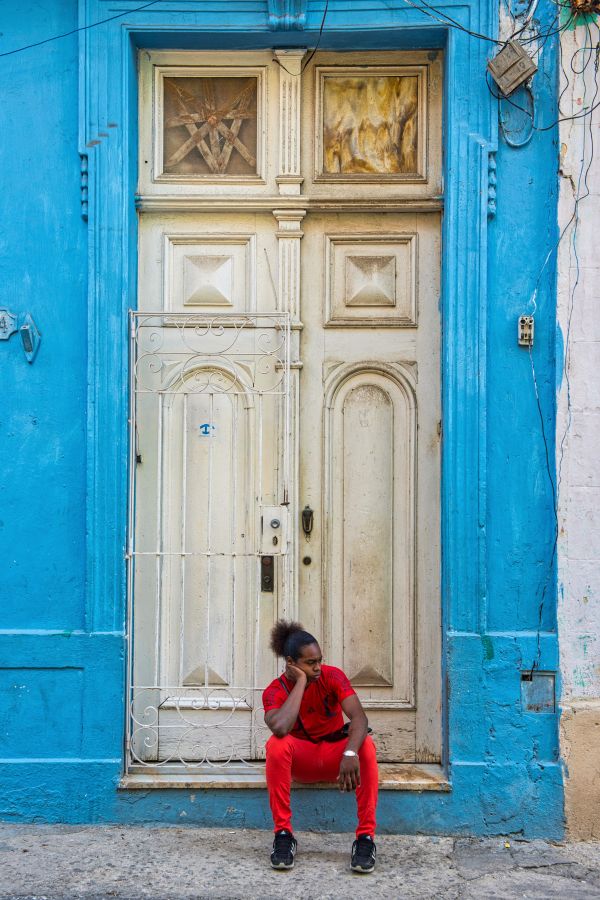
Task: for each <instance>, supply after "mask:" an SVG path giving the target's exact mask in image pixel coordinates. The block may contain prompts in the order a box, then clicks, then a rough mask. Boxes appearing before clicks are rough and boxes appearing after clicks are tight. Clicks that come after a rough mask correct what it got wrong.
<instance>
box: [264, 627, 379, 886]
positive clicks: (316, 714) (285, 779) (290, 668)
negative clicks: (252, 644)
mask: <svg viewBox="0 0 600 900" xmlns="http://www.w3.org/2000/svg"><path fill="white" fill-rule="evenodd" d="M271 649H272V650H273V652H274V653H275V654H276V655H277V656H281V657H283V658H284V659H285V663H286V668H285V671H284V672H283V674H282V675H281V676H280V677H279V678H276V679H275V680H274V681H272V682H271V684H270V685H269V686H268V687H267V688H266V690H265V691H264V692H263V706H264V710H265V722H266V724H267V725H268V727H269V728H270V729H271V731H272V732H273V736H272V737H271V738H269V740H268V741H267V748H266V749H267V765H266V776H267V790H268V792H269V803H270V806H271V812H272V814H273V821H274V825H275V828H274V831H275V839H274V841H273V852H272V853H271V865H272V866H273V868H274V869H291V868H293V866H294V856H295V854H296V849H297V842H296V838H295V837H294V834H293V831H292V810H291V805H290V788H291V783H292V780H294V781H299V782H303V783H306V784H310V783H314V782H316V781H331V782H337V783H338V785H339V788H340V790H341V791H356V805H357V810H358V827H357V829H356V840H355V841H354V843H353V845H352V855H351V861H350V867H351V869H352V870H353V871H354V872H359V873H367V872H372V871H373V869H374V867H375V853H376V850H375V841H374V837H375V807H376V805H377V789H378V771H377V759H376V756H375V744H374V743H373V741H372V739H371V737H370V736H369V734H368V731H369V727H368V722H367V717H366V715H365V712H364V710H363V708H362V706H361V703H360V700H359V699H358V697H357V696H356V694H355V692H354V690H353V688H352V685H351V684H350V682H349V681H348V679H347V678H346V676H345V675H344V673H343V672H342V671H341V669H336V668H335V667H334V666H326V665H324V664H323V656H322V654H321V648H320V647H319V644H318V643H317V641H316V639H315V638H314V637H313V636H312V634H309V633H308V632H306V631H304V629H303V628H302V625H299V624H298V623H297V622H285V621H283V620H280V621H279V622H277V624H276V625H275V627H274V628H273V630H272V632H271ZM342 711H343V712H344V713H345V714H346V715H347V716H348V718H349V719H350V723H349V725H346V726H344V719H343V716H342Z"/></svg>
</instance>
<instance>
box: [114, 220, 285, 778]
mask: <svg viewBox="0 0 600 900" xmlns="http://www.w3.org/2000/svg"><path fill="white" fill-rule="evenodd" d="M276 253H277V246H276V237H275V220H274V219H273V216H272V215H271V214H269V215H265V214H262V215H248V214H238V213H235V214H220V215H219V214H216V213H211V214H210V215H209V214H197V213H196V214H193V215H186V216H181V215H161V214H159V215H152V214H148V215H143V216H141V219H140V276H139V277H140V310H139V312H138V314H137V316H136V317H135V319H134V323H133V332H134V366H133V372H134V408H135V419H136V431H137V448H136V455H137V460H136V462H135V503H134V509H135V512H134V518H135V551H134V553H135V567H134V581H135V584H134V619H133V633H134V665H133V689H134V719H135V725H136V726H138V727H134V734H133V742H132V747H133V752H134V755H135V759H136V761H141V762H143V763H150V762H156V763H158V764H160V765H162V766H165V765H167V766H168V765H177V764H180V763H184V764H191V763H196V764H199V765H202V764H205V765H209V764H215V763H221V764H224V763H229V764H234V765H235V764H238V765H239V764H240V763H245V762H248V761H250V760H252V759H256V758H261V757H262V756H263V754H264V739H265V727H264V722H263V717H262V713H261V699H260V698H261V693H262V688H263V687H264V685H265V684H266V683H268V682H269V681H270V680H271V679H272V678H273V677H274V675H275V668H276V662H275V660H274V658H273V656H272V654H270V653H269V652H268V650H267V644H268V635H269V630H270V628H271V627H272V625H273V622H274V620H275V618H276V616H277V615H278V614H280V615H285V614H286V612H287V611H286V607H285V600H284V598H285V597H288V596H290V593H291V592H290V571H289V557H290V554H289V541H290V529H289V500H288V497H289V491H290V459H291V453H290V446H289V444H290V441H289V435H290V429H291V426H290V415H291V402H290V400H291V386H290V383H289V377H290V371H289V357H290V329H289V316H287V315H286V314H285V313H281V311H278V310H277V304H276V300H275V287H274V285H272V284H271V277H270V273H269V265H270V264H271V263H270V262H268V260H269V258H270V259H271V260H272V259H273V258H275V259H276ZM274 255H275V256H274ZM259 283H260V285H261V290H260V291H259V290H258V289H257V285H258V284H259ZM267 560H268V561H269V562H268V567H267V568H266V569H265V566H266V565H267V563H266V561H267ZM269 579H270V581H269Z"/></svg>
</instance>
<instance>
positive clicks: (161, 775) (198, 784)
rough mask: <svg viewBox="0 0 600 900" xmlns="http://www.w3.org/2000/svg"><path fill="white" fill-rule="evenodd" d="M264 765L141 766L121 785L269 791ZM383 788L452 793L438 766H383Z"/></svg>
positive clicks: (129, 787) (322, 784) (330, 786)
mask: <svg viewBox="0 0 600 900" xmlns="http://www.w3.org/2000/svg"><path fill="white" fill-rule="evenodd" d="M292 786H293V787H294V788H300V789H302V788H317V789H318V790H332V789H333V788H334V785H333V784H330V783H329V782H317V783H315V784H299V783H296V782H294V783H293V785H292ZM266 787H267V782H266V779H265V767H264V765H257V766H253V767H252V768H250V767H247V768H241V767H238V768H237V769H233V768H232V769H230V770H229V771H225V772H217V771H215V769H214V768H212V767H211V768H210V769H208V770H205V771H199V770H198V769H197V770H196V771H195V772H165V771H160V769H158V768H157V767H154V768H150V767H143V768H142V767H139V768H138V769H137V770H134V771H132V772H130V773H128V774H127V775H124V776H123V777H122V778H121V781H120V782H119V790H127V791H131V790H144V791H145V790H148V789H152V788H157V789H160V790H164V789H165V788H197V789H205V790H206V789H208V788H211V789H214V788H258V789H263V790H264V789H266ZM379 788H380V790H383V791H449V790H450V782H449V781H448V777H447V774H446V772H445V770H444V769H443V767H442V766H440V765H435V764H430V763H429V764H422V765H417V764H414V763H410V764H407V763H395V764H394V763H387V764H386V763H383V764H380V766H379Z"/></svg>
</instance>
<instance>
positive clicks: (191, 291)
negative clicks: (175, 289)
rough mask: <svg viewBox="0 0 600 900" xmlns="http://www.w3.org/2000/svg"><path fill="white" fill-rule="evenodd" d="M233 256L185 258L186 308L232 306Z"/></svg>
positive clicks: (184, 298) (184, 291)
mask: <svg viewBox="0 0 600 900" xmlns="http://www.w3.org/2000/svg"><path fill="white" fill-rule="evenodd" d="M232 289H233V257H232V256H208V255H207V256H184V258H183V304H184V306H231V305H232V302H231V300H232Z"/></svg>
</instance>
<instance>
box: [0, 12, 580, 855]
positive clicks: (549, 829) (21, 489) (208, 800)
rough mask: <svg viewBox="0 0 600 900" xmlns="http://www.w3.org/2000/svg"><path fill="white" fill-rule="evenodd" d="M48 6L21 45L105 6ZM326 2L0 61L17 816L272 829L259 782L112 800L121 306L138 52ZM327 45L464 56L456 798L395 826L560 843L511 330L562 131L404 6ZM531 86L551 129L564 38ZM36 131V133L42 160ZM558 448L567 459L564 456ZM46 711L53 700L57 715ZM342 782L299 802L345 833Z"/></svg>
mask: <svg viewBox="0 0 600 900" xmlns="http://www.w3.org/2000/svg"><path fill="white" fill-rule="evenodd" d="M127 2H129V0H127ZM277 5H278V6H279V4H277ZM135 6H136V4H135V3H133V2H132V3H131V8H132V9H134V8H135ZM438 7H439V8H440V9H441V8H443V9H444V10H445V11H446V12H447V13H448V15H450V16H452V18H453V19H455V20H457V21H459V22H462V23H463V24H465V25H468V26H469V27H470V28H471V29H473V30H475V31H480V32H484V33H487V34H494V33H495V30H496V28H497V20H498V5H497V3H496V2H495V0H486V2H476V0H469V2H466V0H465V2H456V3H444V4H441V5H440V4H438ZM32 9H33V4H31V3H28V2H24V3H20V4H16V3H14V4H11V10H10V13H9V16H8V17H7V24H6V25H5V26H4V28H3V30H4V32H5V36H4V38H3V40H6V41H7V42H8V37H7V35H9V38H10V45H11V47H12V46H18V45H19V44H21V43H22V44H25V43H30V42H32V41H34V40H36V39H42V38H43V37H46V36H48V34H54V33H55V34H59V33H61V32H64V31H67V30H69V29H70V28H72V27H74V26H75V25H76V24H77V21H79V24H80V25H87V24H91V23H93V22H97V21H99V20H101V19H103V18H106V13H107V5H106V3H105V2H104V0H82V2H81V3H80V5H79V14H77V8H76V5H75V2H70V3H69V2H60V3H59V2H58V0H42V2H41V3H36V5H35V14H34V13H33V11H32ZM290 9H291V7H290ZM553 10H554V7H553V5H552V3H551V2H550V0H542V2H540V4H539V6H538V13H537V14H538V15H539V16H540V18H541V21H542V22H546V23H549V22H551V21H552V16H553ZM323 11H324V3H321V2H315V3H310V4H308V5H307V8H306V19H305V21H304V23H303V25H304V30H303V31H300V30H276V31H273V30H270V28H271V26H272V25H273V21H271V22H270V20H269V14H271V15H274V14H275V13H274V12H273V4H267V3H266V2H260V0H256V3H247V2H245V3H241V2H240V3H237V2H235V0H233V2H232V0H229V2H224V0H214V2H211V4H210V5H208V4H205V3H203V2H202V0H198V2H194V3H186V4H185V10H183V11H182V10H181V9H180V8H178V9H177V11H175V10H172V11H171V10H170V9H169V8H165V6H164V5H163V4H156V5H155V6H154V7H150V8H149V9H147V10H144V11H143V12H140V13H134V12H132V13H131V14H130V15H128V16H125V17H123V18H122V19H119V20H116V21H114V22H111V23H109V24H106V25H103V26H99V27H96V28H91V29H88V30H86V31H82V32H80V33H79V36H78V37H76V36H71V37H69V38H64V39H62V40H61V41H57V42H54V43H51V44H47V45H44V47H41V48H38V49H36V50H32V51H27V53H28V54H29V55H28V56H25V55H15V56H13V57H6V58H4V59H0V70H1V72H2V75H3V83H4V84H10V85H11V90H10V91H9V92H8V94H7V98H6V104H5V106H6V112H7V113H8V115H9V117H10V121H11V122H12V123H13V128H12V131H11V135H12V137H11V141H8V142H7V141H6V139H5V140H4V141H3V145H4V146H3V147H2V148H1V152H2V153H3V157H4V158H5V161H4V162H3V167H0V172H2V173H3V174H2V177H3V180H4V181H5V184H3V185H2V189H3V190H2V196H3V200H4V204H5V205H6V208H7V209H9V210H16V211H17V213H16V214H12V213H11V215H9V216H8V217H7V216H5V217H3V219H2V221H1V222H0V239H1V240H0V251H1V252H0V272H1V274H2V275H3V284H4V285H5V289H6V290H8V291H9V292H10V297H11V302H10V303H7V304H6V305H10V306H11V307H14V308H15V309H16V310H17V311H18V312H25V311H27V310H29V311H31V313H32V315H33V316H34V318H35V320H36V323H38V324H39V326H40V329H41V331H42V332H43V335H44V340H43V343H42V347H41V350H40V353H39V354H38V358H37V359H36V363H35V365H34V366H27V364H26V362H25V360H24V357H23V355H22V353H21V354H19V355H17V354H16V352H15V353H13V352H12V351H13V349H14V348H13V347H12V346H11V345H10V344H7V345H4V346H2V347H0V353H1V354H2V356H3V359H2V364H3V371H5V372H6V379H7V381H6V384H7V390H6V393H5V396H6V397H8V398H9V404H8V405H5V407H4V408H3V409H2V411H1V412H0V427H1V429H2V431H0V436H1V438H2V440H0V463H1V464H2V471H3V473H4V479H3V480H4V482H5V484H4V486H3V515H2V517H1V518H2V521H3V523H4V528H3V527H2V526H0V550H1V551H2V558H3V559H8V560H10V562H9V564H8V566H7V567H6V572H5V582H4V583H5V585H6V587H7V590H8V594H7V596H8V598H9V602H8V603H6V604H5V605H4V607H3V611H2V620H1V621H0V627H2V628H3V629H4V631H2V632H0V659H2V668H0V691H2V692H4V694H5V696H6V698H7V700H8V706H7V707H6V708H7V709H8V710H9V713H8V717H7V718H6V724H7V727H6V729H5V733H6V735H7V737H6V741H5V742H6V747H5V748H4V749H2V748H1V747H0V757H4V759H5V760H9V761H8V762H6V763H5V764H4V765H3V766H2V769H1V770H0V794H1V795H2V798H3V799H2V800H1V801H0V816H2V817H5V818H12V819H15V820H19V821H27V820H31V819H32V818H35V817H41V818H42V819H44V820H47V821H78V822H79V821H104V822H106V821H123V822H125V821H144V822H157V823H175V822H176V823H177V824H182V822H184V821H185V822H190V823H191V822H197V823H203V824H223V823H224V822H227V824H229V823H231V824H233V823H235V824H245V825H247V826H248V827H250V826H258V825H263V826H268V824H269V819H268V815H267V807H266V798H265V796H264V794H259V793H257V792H253V791H248V792H243V791H212V792H196V793H195V798H194V797H193V793H194V792H187V791H177V792H169V791H157V792H149V793H144V792H133V791H131V792H123V791H118V790H117V784H118V781H119V778H120V775H121V769H122V756H123V728H122V725H123V719H124V715H125V703H124V694H125V690H124V665H125V648H126V640H125V622H126V590H125V565H124V554H125V537H126V488H127V432H126V418H127V409H126V403H127V316H126V312H127V309H128V308H129V307H132V306H135V304H136V244H137V218H136V210H135V192H136V177H137V174H136V173H137V149H136V148H137V99H136V97H137V78H136V53H137V48H138V47H144V46H145V47H164V48H167V49H168V48H181V49H192V48H198V49H200V48H202V47H210V48H211V49H217V48H223V49H231V48H248V47H256V48H257V49H260V48H263V47H290V46H308V47H314V45H315V42H316V40H317V34H318V31H319V28H320V25H321V22H322V16H323ZM296 12H297V9H296ZM291 14H292V13H291V12H290V15H291ZM77 15H78V18H77ZM299 21H300V20H299V19H298V20H297V21H296V23H295V24H296V25H298V23H299ZM291 24H293V23H292V21H291V20H290V21H289V22H288V25H291ZM7 45H8V44H7ZM321 46H322V47H323V48H331V49H371V48H392V47H398V48H411V47H422V48H444V52H445V63H446V71H445V90H446V95H445V110H444V114H445V174H444V179H445V212H444V226H443V227H444V232H443V246H444V265H443V289H442V307H441V313H442V321H443V373H442V375H443V397H442V400H443V451H444V452H443V475H442V478H443V500H442V503H443V508H442V546H443V571H442V612H443V623H444V658H443V665H444V684H445V700H444V718H445V723H446V727H445V742H446V749H445V761H446V764H447V766H448V772H449V777H450V779H451V783H452V791H451V792H450V793H449V794H425V793H424V794H408V793H407V794H404V793H400V792H390V793H384V794H383V796H382V800H381V805H380V822H381V827H382V830H384V831H385V830H388V831H396V830H405V831H412V832H419V831H432V832H436V833H450V832H455V833H480V834H483V833H498V832H502V831H507V832H515V833H521V834H525V835H527V836H532V837H533V836H546V837H553V838H555V837H559V836H560V835H561V833H562V827H563V824H562V823H563V818H562V784H561V770H560V763H559V760H558V756H557V746H558V744H557V720H556V715H544V716H540V715H536V714H534V713H527V712H526V711H524V710H523V709H522V707H521V699H520V698H521V693H520V690H521V688H520V676H521V672H522V671H523V670H528V669H530V668H531V666H532V665H533V664H534V662H535V663H536V665H537V666H538V667H539V668H540V669H543V670H547V671H556V668H557V653H558V651H557V640H556V633H555V629H556V573H555V571H554V569H553V567H552V565H551V549H552V542H553V537H554V532H553V521H554V520H553V510H552V497H551V492H550V489H549V480H548V473H547V472H546V470H545V462H544V459H545V452H544V446H543V442H542V440H541V436H540V431H539V427H538V425H537V423H538V418H537V416H538V413H537V408H536V405H535V396H534V393H533V387H532V382H531V372H530V368H529V358H528V354H527V353H526V351H525V352H524V351H523V350H522V349H520V348H518V347H517V345H516V337H515V331H516V324H515V323H516V318H517V316H518V315H519V314H520V313H521V312H528V311H530V310H529V298H530V296H531V292H532V290H533V287H534V285H535V282H536V279H537V275H538V272H539V270H540V266H541V264H542V262H543V260H544V259H545V258H546V256H547V254H548V251H549V249H550V248H551V247H552V246H553V245H554V244H555V242H556V235H557V231H556V196H557V136H556V132H555V131H553V130H550V131H549V132H545V133H536V134H535V135H534V136H533V138H532V140H531V141H530V143H529V144H527V146H525V147H523V148H522V149H518V150H517V149H513V148H510V147H508V146H507V145H506V144H505V143H504V142H503V141H502V140H501V139H499V136H498V128H497V108H496V101H495V100H494V99H493V98H492V97H491V95H490V93H489V91H488V89H487V87H486V83H485V79H484V75H483V73H484V71H485V65H486V61H487V57H488V55H489V53H490V49H491V47H492V46H493V45H490V44H488V43H486V42H483V41H478V40H476V39H474V38H471V37H468V36H467V35H466V34H464V33H463V32H461V31H458V30H456V29H454V28H449V29H448V30H446V29H445V28H444V27H442V25H441V24H440V22H439V21H437V20H435V19H431V18H428V17H427V16H426V15H424V14H423V13H421V12H419V11H417V10H415V9H414V8H412V7H410V6H409V5H406V4H402V3H398V4H397V5H394V4H393V3H388V2H385V3H384V2H383V0H361V3H360V4H358V3H356V2H351V0H330V4H329V9H328V14H327V21H326V27H325V29H324V32H323V38H322V43H321ZM42 79H43V80H44V83H45V85H47V87H48V90H49V91H50V93H51V99H52V102H51V103H49V102H48V99H47V97H48V90H47V91H46V94H45V95H44V96H45V97H46V99H45V100H44V102H43V103H41V102H40V96H41V95H40V94H39V84H40V82H41V80H42ZM78 87H79V106H78V105H77V88H78ZM533 92H534V97H535V103H536V106H537V117H538V122H543V123H547V122H551V121H553V120H554V118H555V114H556V46H555V42H554V41H553V39H550V40H549V41H548V42H547V44H546V46H545V48H544V52H543V54H542V56H541V61H540V71H539V73H538V74H537V75H536V76H535V79H534V82H533ZM23 102H24V103H25V109H26V110H27V115H24V113H23V106H22V104H23ZM77 109H79V112H78V113H77ZM33 120H35V121H36V122H38V123H39V124H40V125H41V126H43V127H40V128H39V129H37V131H36V134H37V140H36V143H35V147H36V152H35V154H34V153H33V151H32V149H31V147H33V146H34V145H31V143H30V131H31V130H30V122H31V121H33ZM57 122H58V125H57ZM4 133H7V132H6V131H3V134H4ZM81 157H87V172H86V173H85V178H86V181H87V183H86V184H83V183H82V181H81ZM491 173H493V178H492V175H491ZM82 188H85V189H86V190H87V197H86V198H85V199H86V200H87V233H86V230H85V229H86V223H85V221H84V220H83V219H82V217H81V212H82V208H81V200H82ZM490 213H491V215H490ZM8 222H10V226H9V225H8V224H7V223H8ZM40 248H41V249H40ZM86 274H87V284H86ZM554 281H555V271H554V260H553V259H552V260H551V264H550V265H548V266H547V267H546V270H545V274H544V277H543V279H542V282H541V284H540V290H539V292H538V297H537V304H538V313H537V325H536V345H535V347H534V350H533V358H534V363H535V366H536V372H537V377H538V384H539V389H540V398H541V403H542V410H543V415H544V418H545V423H546V433H547V435H550V436H552V435H553V433H554V427H553V423H554V417H555V410H554V381H555V361H554V335H555V309H554V305H555V285H554ZM86 292H87V314H86ZM5 363H6V365H5ZM86 391H87V401H86ZM549 453H550V458H551V459H553V458H554V455H553V446H550V447H549ZM550 474H552V473H550ZM544 586H545V591H544ZM542 595H543V596H544V598H545V599H544V602H543V603H542V602H541V598H542ZM538 628H540V631H539V633H538ZM61 629H65V631H64V632H62V631H61ZM21 686H23V687H21ZM45 703H49V704H50V705H51V707H52V714H51V715H49V716H46V717H45V716H44V714H43V709H44V704H45ZM58 703H61V704H62V707H61V712H60V714H58V713H56V709H57V704H58ZM24 714H29V716H30V720H31V722H32V723H37V724H38V725H39V730H40V732H41V733H43V725H42V723H43V721H46V724H47V733H46V734H44V738H43V748H42V749H40V750H39V751H38V750H37V748H36V746H35V737H34V735H35V729H34V728H33V727H32V729H31V730H27V728H29V725H28V726H27V728H26V729H25V730H24V732H23V734H21V735H20V734H19V723H20V721H22V720H21V719H20V717H21V716H22V715H24ZM61 716H62V717H65V719H64V720H63V719H62V718H61ZM19 753H20V754H21V755H20V756H17V755H16V754H19ZM57 759H60V760H62V762H58V761H56V760H57ZM324 796H327V795H324V794H323V793H322V792H310V791H307V792H302V793H301V795H300V794H299V796H298V798H297V800H298V806H299V808H300V822H304V823H305V824H308V823H310V822H312V823H313V825H315V826H318V827H322V828H327V827H342V826H343V825H344V824H345V823H346V822H347V816H348V815H349V809H347V808H346V806H344V803H345V801H342V803H341V805H339V806H338V805H337V801H336V804H335V805H334V804H329V803H328V802H327V803H324V802H323V797H324ZM331 809H333V812H331V811H330V810H331ZM315 810H316V812H315Z"/></svg>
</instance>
